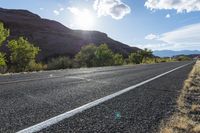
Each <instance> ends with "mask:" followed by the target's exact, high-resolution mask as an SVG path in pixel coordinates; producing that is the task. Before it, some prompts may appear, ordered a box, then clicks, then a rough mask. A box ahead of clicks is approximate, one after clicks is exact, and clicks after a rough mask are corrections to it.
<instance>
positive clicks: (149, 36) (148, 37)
mask: <svg viewBox="0 0 200 133" xmlns="http://www.w3.org/2000/svg"><path fill="white" fill-rule="evenodd" d="M158 38H159V36H157V35H155V34H149V35H147V36H146V37H145V39H146V40H156V39H158Z"/></svg>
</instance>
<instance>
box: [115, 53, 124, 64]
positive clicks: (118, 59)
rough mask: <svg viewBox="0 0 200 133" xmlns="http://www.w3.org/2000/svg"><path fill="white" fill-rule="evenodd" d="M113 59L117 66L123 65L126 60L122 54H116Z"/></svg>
mask: <svg viewBox="0 0 200 133" xmlns="http://www.w3.org/2000/svg"><path fill="white" fill-rule="evenodd" d="M113 58H114V64H115V65H123V63H124V59H123V56H122V55H121V54H115V55H114V57H113Z"/></svg>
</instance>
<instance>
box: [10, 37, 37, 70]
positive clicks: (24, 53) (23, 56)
mask: <svg viewBox="0 0 200 133" xmlns="http://www.w3.org/2000/svg"><path fill="white" fill-rule="evenodd" d="M8 48H9V50H10V51H11V56H10V61H11V64H12V67H13V68H14V71H15V72H20V71H27V70H28V69H29V68H28V67H29V64H30V63H31V62H35V58H36V56H37V54H38V53H39V51H40V49H39V48H38V47H34V45H33V44H31V43H30V42H29V41H28V40H27V39H24V38H23V37H20V38H19V39H18V40H11V41H9V42H8Z"/></svg>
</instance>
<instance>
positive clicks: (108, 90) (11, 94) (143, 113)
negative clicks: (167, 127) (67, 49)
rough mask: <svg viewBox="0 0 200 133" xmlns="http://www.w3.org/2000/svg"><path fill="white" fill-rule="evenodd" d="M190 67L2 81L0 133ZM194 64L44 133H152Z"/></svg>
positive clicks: (44, 75)
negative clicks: (161, 75) (168, 72)
mask: <svg viewBox="0 0 200 133" xmlns="http://www.w3.org/2000/svg"><path fill="white" fill-rule="evenodd" d="M187 63H189V62H174V63H161V64H154V65H138V66H120V67H103V68H91V69H72V70H62V71H48V72H40V73H32V74H17V75H12V76H2V77H0V107H1V110H0V118H1V121H0V132H16V131H20V130H22V129H25V128H27V127H30V126H32V125H35V124H37V123H40V122H42V121H45V120H47V119H50V118H52V117H54V116H57V115H59V114H62V113H64V112H67V111H70V110H72V109H74V108H77V107H80V106H82V105H84V104H87V103H89V102H92V101H94V100H97V99H99V98H102V97H105V96H107V95H110V94H113V93H115V92H118V91H120V90H123V89H124V88H127V87H130V86H133V85H135V84H138V83H140V82H143V81H145V80H147V79H150V78H153V77H155V76H157V75H159V74H162V73H165V72H167V71H170V70H172V69H174V68H177V67H179V66H182V65H184V64H187ZM191 68H192V64H190V65H188V66H185V67H184V68H181V69H179V70H176V71H174V72H172V73H170V74H167V75H165V76H163V77H161V78H159V79H156V80H154V81H151V82H150V83H147V84H145V85H142V86H140V87H138V88H136V89H134V90H131V91H129V92H127V93H125V94H122V95H120V96H118V97H116V98H113V99H111V100H108V101H106V102H105V103H102V104H100V105H98V106H95V107H93V108H91V109H88V110H85V111H84V112H83V113H80V114H77V115H75V116H73V117H71V118H69V119H66V120H63V121H61V122H60V123H58V124H55V125H53V126H51V127H49V128H46V129H44V130H42V131H41V132H136V131H137V132H146V131H149V132H152V131H155V130H156V129H157V127H158V123H159V121H160V120H161V119H162V118H164V117H166V116H167V115H169V114H170V112H171V111H172V110H173V109H174V105H175V98H176V96H177V95H178V94H179V90H180V89H181V88H182V83H183V81H184V80H185V79H186V78H187V75H188V73H189V72H190V70H191Z"/></svg>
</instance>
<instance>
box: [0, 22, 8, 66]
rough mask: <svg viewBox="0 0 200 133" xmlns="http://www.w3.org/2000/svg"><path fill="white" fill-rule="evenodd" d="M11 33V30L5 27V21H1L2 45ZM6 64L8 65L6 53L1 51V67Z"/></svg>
mask: <svg viewBox="0 0 200 133" xmlns="http://www.w3.org/2000/svg"><path fill="white" fill-rule="evenodd" d="M9 34H10V32H9V30H8V29H5V28H4V25H3V23H2V22H0V47H1V45H2V43H3V42H4V41H5V40H6V38H7V37H8V36H9ZM4 66H6V59H5V54H4V53H2V52H0V67H4Z"/></svg>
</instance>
